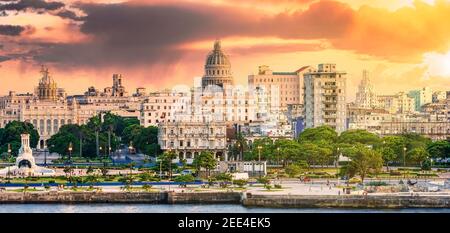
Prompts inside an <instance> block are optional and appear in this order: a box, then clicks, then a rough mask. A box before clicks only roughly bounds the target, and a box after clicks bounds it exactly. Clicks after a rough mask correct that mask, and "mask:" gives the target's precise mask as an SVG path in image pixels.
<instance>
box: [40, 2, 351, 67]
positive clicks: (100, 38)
mask: <svg viewBox="0 0 450 233" xmlns="http://www.w3.org/2000/svg"><path fill="white" fill-rule="evenodd" d="M78 7H79V8H80V9H81V10H82V11H83V12H84V13H85V14H86V16H85V17H84V18H83V24H82V25H81V27H80V31H81V32H82V33H84V34H86V35H89V36H91V38H92V40H90V41H88V42H82V43H59V44H53V45H52V46H50V47H48V48H47V49H46V50H42V52H43V53H42V54H40V55H38V56H36V59H37V60H38V61H39V62H55V63H60V64H64V65H69V66H93V67H95V66H99V65H101V66H107V65H111V66H113V65H122V66H130V65H142V64H152V63H156V62H162V61H166V62H170V61H174V60H178V59H180V58H181V57H182V56H183V54H184V53H186V52H189V51H183V50H180V49H177V48H176V47H177V46H178V45H179V44H182V43H186V42H195V41H199V40H211V41H212V40H214V39H216V38H225V37H232V36H248V37H260V36H272V35H275V36H278V37H280V38H286V39H288V38H298V37H302V38H307V39H314V38H322V37H333V38H334V37H338V36H339V35H341V34H343V33H345V32H346V31H347V30H348V29H349V26H350V25H351V24H352V18H353V16H352V11H351V9H350V8H349V7H348V6H347V5H345V4H342V3H338V2H332V1H325V2H320V3H316V4H312V5H311V6H310V8H309V9H308V10H306V11H297V12H295V13H294V14H291V13H280V14H277V15H266V14H257V12H256V13H255V14H249V13H248V11H247V10H243V9H238V8H235V7H224V6H221V7H218V6H213V5H201V4H176V5H148V4H136V3H133V4H127V3H122V4H79V5H78ZM218 12H220V13H218ZM324 14H327V15H328V17H319V16H322V15H324ZM319 18H322V19H319ZM299 25H301V27H299ZM281 47H283V46H282V45H279V46H277V47H274V46H267V47H266V48H267V49H269V50H274V51H275V50H278V51H280V52H282V51H286V50H287V47H283V48H282V49H281ZM291 49H294V50H295V49H298V50H300V51H301V50H311V49H312V47H311V46H306V45H303V46H299V45H297V46H296V47H292V48H291ZM314 49H315V48H314ZM248 51H251V50H248ZM248 51H247V52H248ZM201 52H203V53H204V52H205V51H201Z"/></svg>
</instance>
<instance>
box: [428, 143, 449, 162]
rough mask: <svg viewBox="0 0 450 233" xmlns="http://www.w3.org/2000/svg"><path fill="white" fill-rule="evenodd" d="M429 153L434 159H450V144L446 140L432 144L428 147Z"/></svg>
mask: <svg viewBox="0 0 450 233" xmlns="http://www.w3.org/2000/svg"><path fill="white" fill-rule="evenodd" d="M427 151H428V153H429V154H430V156H431V157H432V158H442V159H443V158H449V157H450V142H449V141H445V140H441V141H435V142H432V143H430V144H429V145H428V147H427Z"/></svg>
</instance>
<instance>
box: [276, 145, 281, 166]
mask: <svg viewBox="0 0 450 233" xmlns="http://www.w3.org/2000/svg"><path fill="white" fill-rule="evenodd" d="M277 153H278V155H277V157H278V159H277V160H278V165H280V147H277Z"/></svg>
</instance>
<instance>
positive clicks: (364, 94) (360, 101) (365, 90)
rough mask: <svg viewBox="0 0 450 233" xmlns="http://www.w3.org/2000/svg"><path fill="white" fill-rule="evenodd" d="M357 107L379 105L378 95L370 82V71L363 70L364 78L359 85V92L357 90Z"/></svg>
mask: <svg viewBox="0 0 450 233" xmlns="http://www.w3.org/2000/svg"><path fill="white" fill-rule="evenodd" d="M355 104H356V107H361V108H374V107H377V96H376V94H375V92H374V91H373V86H372V84H371V83H370V79H369V72H368V71H367V70H364V71H363V78H362V80H361V82H360V84H359V85H358V92H356V100H355Z"/></svg>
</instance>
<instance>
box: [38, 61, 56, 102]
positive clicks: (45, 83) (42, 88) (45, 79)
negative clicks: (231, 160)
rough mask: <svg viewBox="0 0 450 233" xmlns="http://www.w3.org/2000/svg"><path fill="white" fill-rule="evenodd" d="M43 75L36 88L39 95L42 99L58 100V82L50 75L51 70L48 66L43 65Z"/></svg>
mask: <svg viewBox="0 0 450 233" xmlns="http://www.w3.org/2000/svg"><path fill="white" fill-rule="evenodd" d="M41 75H42V76H41V79H40V80H39V85H38V87H37V89H36V92H37V93H36V94H37V96H38V97H39V99H40V100H52V101H54V100H56V99H57V98H58V94H57V92H58V88H57V86H56V82H55V81H54V80H53V78H52V77H51V76H50V72H49V71H48V68H47V67H45V66H42V68H41Z"/></svg>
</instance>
